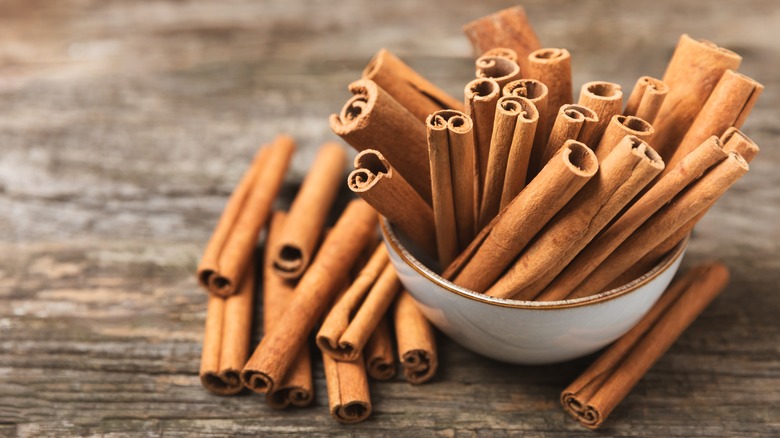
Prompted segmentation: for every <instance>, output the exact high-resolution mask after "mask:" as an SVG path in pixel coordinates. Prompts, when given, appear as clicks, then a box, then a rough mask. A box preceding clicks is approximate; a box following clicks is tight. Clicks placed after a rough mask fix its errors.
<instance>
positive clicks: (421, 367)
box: [401, 350, 438, 385]
mask: <svg viewBox="0 0 780 438" xmlns="http://www.w3.org/2000/svg"><path fill="white" fill-rule="evenodd" d="M401 361H402V364H403V367H404V377H405V378H406V380H407V381H408V382H409V383H411V384H413V385H419V384H421V383H425V382H427V381H428V380H430V379H431V378H432V377H433V375H434V374H436V368H437V365H438V364H437V363H436V357H435V356H432V355H431V354H429V352H428V351H426V350H409V351H407V352H406V353H404V355H403V357H402V358H401Z"/></svg>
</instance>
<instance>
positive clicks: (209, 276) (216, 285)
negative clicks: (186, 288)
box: [200, 269, 235, 297]
mask: <svg viewBox="0 0 780 438" xmlns="http://www.w3.org/2000/svg"><path fill="white" fill-rule="evenodd" d="M200 277H201V282H202V283H203V284H205V285H207V288H208V290H209V292H212V293H215V294H217V295H219V296H223V297H226V296H229V295H231V294H232V293H233V291H234V290H235V286H234V285H233V282H232V281H230V279H229V278H227V277H223V276H222V275H219V274H218V273H217V272H216V271H212V270H209V269H205V270H203V271H202V272H201V275H200Z"/></svg>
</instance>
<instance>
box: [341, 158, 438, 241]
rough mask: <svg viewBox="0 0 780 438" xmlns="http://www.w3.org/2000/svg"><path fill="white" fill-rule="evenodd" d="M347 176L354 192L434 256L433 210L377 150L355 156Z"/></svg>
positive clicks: (349, 185) (350, 187)
mask: <svg viewBox="0 0 780 438" xmlns="http://www.w3.org/2000/svg"><path fill="white" fill-rule="evenodd" d="M354 164H355V170H354V171H352V173H350V174H349V177H348V178H347V186H348V187H349V189H350V190H352V192H353V193H356V194H357V195H358V196H360V197H361V198H363V200H365V201H366V202H368V203H369V204H370V205H371V206H372V207H374V209H376V211H378V212H379V214H381V215H383V216H385V217H386V218H388V219H389V220H390V222H392V223H393V224H394V225H395V226H397V227H398V229H400V230H401V231H402V232H403V233H404V235H406V236H407V237H409V238H410V239H411V240H412V242H414V243H415V244H416V245H418V246H419V247H420V248H421V249H422V250H423V251H425V252H426V253H428V254H430V255H432V256H433V255H436V231H435V230H434V220H433V210H432V209H431V207H430V205H428V204H427V203H426V202H425V201H424V200H423V199H422V198H421V197H420V195H419V194H418V193H417V192H416V191H415V190H414V189H413V188H412V187H411V186H410V185H409V183H408V182H407V181H406V180H405V179H404V177H403V176H402V175H401V174H400V173H398V172H397V171H396V169H395V168H393V166H392V165H391V163H390V162H389V161H387V159H386V158H385V157H384V155H382V153H380V152H379V151H376V150H373V149H366V150H364V151H363V152H360V153H358V154H357V156H356V157H355V162H354Z"/></svg>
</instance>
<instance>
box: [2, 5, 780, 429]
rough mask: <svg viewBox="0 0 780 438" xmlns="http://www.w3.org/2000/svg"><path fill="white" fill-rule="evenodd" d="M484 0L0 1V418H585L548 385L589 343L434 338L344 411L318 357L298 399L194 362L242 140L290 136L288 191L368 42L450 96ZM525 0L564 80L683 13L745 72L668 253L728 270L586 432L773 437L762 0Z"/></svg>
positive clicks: (777, 114) (143, 425) (60, 425)
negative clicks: (216, 231) (224, 392)
mask: <svg viewBox="0 0 780 438" xmlns="http://www.w3.org/2000/svg"><path fill="white" fill-rule="evenodd" d="M307 3H308V2H307ZM488 3H489V4H484V2H468V1H465V0H461V1H459V2H455V3H454V4H452V3H447V4H443V3H442V4H440V3H435V2H417V1H413V0H395V1H393V2H386V3H381V4H380V2H368V1H365V2H361V1H356V0H344V1H340V2H337V3H336V2H312V3H311V4H306V5H304V4H298V3H295V4H293V3H292V2H279V1H260V2H258V1H248V0H234V1H230V2H198V1H191V2H179V1H173V0H168V1H154V2H134V1H130V0H115V1H112V2H100V1H95V0H86V1H84V0H82V1H75V0H74V1H70V0H69V1H65V0H58V1H48V2H45V1H35V2H31V1H27V0H4V1H3V2H0V211H1V212H2V214H0V278H2V281H0V435H14V434H18V435H22V436H28V435H54V436H61V435H90V434H112V433H116V434H125V433H128V434H129V433H133V434H135V433H139V434H145V435H163V434H164V435H166V436H169V435H177V436H190V435H193V434H211V435H217V436H223V435H227V434H265V433H274V434H291V435H300V434H307V435H312V436H314V435H324V434H329V433H339V434H348V433H349V434H352V433H354V434H361V435H362V434H388V435H391V434H395V435H398V434H399V433H400V432H399V431H401V430H403V433H402V434H403V435H407V434H409V433H411V432H414V435H417V434H419V435H423V436H427V435H441V436H486V435H493V434H501V435H504V434H508V435H509V434H511V435H523V436H556V437H558V436H567V435H572V436H574V435H576V436H580V435H586V436H588V435H590V433H589V432H587V431H586V430H585V429H583V428H581V427H580V426H579V425H577V424H576V423H575V422H573V421H571V420H570V419H569V418H567V417H566V415H565V414H564V413H563V411H562V410H561V409H560V407H559V406H558V401H557V399H558V394H559V391H560V390H561V389H562V388H563V387H565V386H566V385H567V384H568V383H569V382H570V381H571V380H572V379H574V378H575V376H576V375H577V374H578V373H579V372H581V371H582V370H583V369H584V367H585V366H587V364H588V363H589V362H590V361H591V360H592V357H591V358H584V359H581V360H576V361H573V362H569V363H564V364H560V365H552V366H540V367H523V366H514V365H508V364H503V363H498V362H494V361H491V360H488V359H486V358H483V357H480V356H477V355H476V354H473V353H471V352H469V351H467V350H465V349H463V348H461V347H460V346H458V345H457V344H455V343H453V342H452V341H450V340H448V339H446V338H445V337H444V336H440V337H439V341H440V342H439V345H440V353H441V360H440V361H441V369H440V372H439V374H438V376H437V377H436V379H435V380H434V381H433V382H432V383H430V384H427V385H424V386H417V387H415V386H409V385H407V384H406V383H405V382H403V381H402V380H400V379H398V378H397V379H396V380H394V381H391V382H389V383H372V387H371V389H372V397H373V401H374V407H375V411H374V415H373V416H372V417H371V418H370V420H369V421H367V422H365V423H363V424H360V425H356V426H349V427H346V426H341V425H339V424H336V423H335V422H334V421H333V420H331V418H330V417H329V416H328V414H327V408H326V404H327V403H326V392H325V385H324V380H323V378H322V367H321V365H317V366H316V369H315V376H316V391H317V396H316V402H315V404H314V406H313V407H311V408H308V409H302V410H288V411H284V412H277V411H273V410H270V409H269V408H268V407H267V406H266V405H265V404H264V403H263V401H262V400H261V399H260V398H258V397H257V396H254V395H249V394H247V395H243V396H238V397H230V398H223V397H217V396H214V395H211V394H209V393H207V392H206V391H205V390H204V389H203V388H201V386H200V384H199V382H198V377H197V371H198V364H199V359H200V342H201V337H202V331H203V321H204V317H205V303H206V295H205V294H204V293H203V291H201V290H200V289H199V288H198V287H197V285H196V283H195V279H194V275H193V271H194V269H195V266H196V262H197V260H198V257H199V255H200V251H201V250H202V248H203V247H204V245H205V242H206V239H207V238H208V236H209V234H210V232H211V230H212V228H213V226H214V224H215V222H216V219H217V217H218V215H219V213H220V211H221V208H222V206H223V205H224V203H225V200H226V197H227V195H228V194H229V192H230V190H231V189H232V187H233V186H234V185H235V183H236V181H237V180H238V178H239V176H240V174H241V172H242V171H243V170H244V169H245V168H246V166H247V163H248V160H249V159H250V157H251V156H252V154H253V152H254V150H255V149H256V147H257V146H258V144H259V143H261V142H264V141H268V140H269V139H271V138H272V137H273V136H274V135H275V134H276V133H277V132H281V131H285V132H290V133H293V134H294V135H295V136H296V137H297V139H298V140H299V142H300V146H301V148H300V150H301V151H300V153H299V154H298V155H297V157H296V158H295V161H294V165H293V171H292V172H291V173H290V174H289V175H288V183H287V184H286V186H285V192H284V195H283V196H282V198H283V199H284V200H289V199H290V197H291V194H292V193H293V192H294V190H295V188H296V182H297V181H299V180H300V177H301V175H302V174H303V172H304V171H305V169H306V168H307V167H308V166H309V165H310V163H311V160H312V157H313V151H314V150H315V147H316V146H317V145H318V144H320V143H321V142H323V141H325V140H333V139H334V138H335V137H334V136H333V134H331V133H330V130H329V129H328V125H327V122H326V120H327V116H328V115H329V114H330V113H332V112H335V111H337V110H338V109H339V108H340V106H341V104H342V102H343V101H344V100H345V99H346V97H347V96H348V93H347V91H346V85H347V84H348V83H349V82H350V81H351V80H353V79H355V78H357V77H358V75H359V73H360V70H361V69H362V67H363V66H364V65H365V63H366V62H367V61H368V59H369V57H370V56H371V55H372V54H373V53H374V52H375V51H377V50H378V49H379V48H381V47H387V48H389V49H391V50H392V51H394V52H395V53H397V54H398V55H399V56H401V57H402V58H403V59H405V60H406V61H407V62H408V63H409V64H411V65H412V66H413V67H414V68H416V69H418V70H419V71H420V72H422V73H423V74H424V75H426V76H427V77H429V78H430V79H431V80H433V81H434V82H436V83H439V84H441V86H442V87H443V88H445V89H446V90H448V91H450V92H451V93H453V95H459V94H460V93H461V90H462V86H463V85H464V84H465V83H466V81H467V80H468V79H469V77H470V76H471V75H472V62H473V61H472V58H471V53H470V49H469V46H468V44H467V41H466V39H465V38H464V37H463V36H462V34H461V32H460V26H461V25H462V24H463V23H465V22H467V21H468V20H470V19H473V18H476V17H479V16H482V15H485V14H487V13H489V12H492V11H494V10H498V9H500V8H503V7H506V6H507V5H508V4H507V3H505V2H504V3H502V2H495V1H493V2H488ZM526 7H527V10H528V13H529V16H530V17H531V19H532V21H533V23H534V24H535V27H536V29H537V31H538V33H539V36H540V38H541V40H542V41H543V43H544V44H546V45H549V46H561V47H567V48H569V50H570V51H571V52H572V54H573V59H574V69H575V86H576V87H579V85H580V84H582V83H584V82H586V81H589V80H595V79H605V80H610V81H615V82H618V83H621V84H623V86H624V89H627V90H630V87H631V86H632V85H633V83H634V81H635V80H636V78H637V77H638V76H640V75H643V74H650V75H654V76H660V75H662V74H663V69H664V66H665V63H666V61H667V60H668V58H669V56H670V55H671V52H672V50H673V47H674V45H675V43H676V41H677V38H678V36H679V35H680V34H681V33H683V32H688V33H690V34H692V35H694V36H696V37H703V38H709V39H712V40H714V41H716V42H718V43H719V44H721V45H724V46H726V47H729V48H731V49H734V50H736V51H738V52H739V53H741V54H742V55H743V56H744V62H743V68H742V71H743V72H745V73H746V74H748V75H751V76H753V77H755V78H756V79H757V80H759V81H760V82H762V83H763V84H764V85H765V86H766V92H765V93H764V95H763V96H762V98H761V99H760V101H759V103H758V105H757V107H756V108H755V110H754V113H753V115H751V117H750V119H749V121H748V123H747V124H746V125H745V127H744V130H745V132H747V133H748V134H749V135H750V136H751V137H752V138H754V139H755V140H756V142H758V144H759V145H760V146H761V147H762V148H763V150H762V152H761V154H760V156H759V158H758V159H757V160H756V161H755V162H754V165H753V168H752V170H751V172H750V174H749V175H748V176H747V177H746V178H744V180H742V181H740V182H739V183H738V184H737V186H736V187H734V188H733V189H732V190H731V191H730V192H729V193H728V194H727V195H726V196H725V197H724V198H723V199H721V201H720V202H719V203H718V205H717V206H716V207H715V208H714V209H713V210H712V211H711V212H710V213H709V215H708V216H707V217H706V219H705V220H704V221H703V222H702V223H701V224H700V226H699V227H698V228H697V232H696V235H695V237H694V239H693V242H692V244H691V246H690V249H689V251H688V255H687V256H686V260H685V262H684V263H685V265H688V266H690V265H691V264H693V263H694V262H696V261H700V260H703V259H708V258H718V259H721V260H723V261H725V262H726V263H727V264H728V265H729V267H731V269H732V281H731V284H730V285H729V287H728V290H727V291H726V292H725V293H724V294H723V296H722V297H720V298H719V299H718V300H717V301H716V302H715V303H714V304H713V305H712V306H710V308H709V309H707V311H706V312H705V313H704V314H703V315H702V317H701V318H700V319H699V320H698V321H696V322H695V323H694V324H693V326H692V327H691V328H690V329H689V330H688V331H687V332H686V333H685V334H684V335H683V336H682V337H681V338H680V339H679V341H678V342H677V343H676V344H675V345H674V346H673V347H672V349H671V350H670V351H669V352H668V353H667V354H666V355H665V356H664V357H663V358H662V359H661V360H660V361H659V362H658V363H657V364H656V365H655V366H654V367H653V369H652V370H651V372H649V373H648V374H647V376H646V377H645V378H644V379H643V380H642V381H641V382H640V383H639V384H638V385H637V387H636V388H635V389H634V390H633V392H632V393H631V395H630V396H629V397H628V398H627V399H626V400H625V401H624V402H623V403H622V404H621V405H620V406H619V407H618V409H617V410H616V411H615V412H614V414H613V415H612V416H611V417H610V419H609V421H608V422H607V424H606V425H605V428H604V429H603V431H602V432H601V433H602V434H604V435H624V436H625V435H636V436H639V435H641V436H647V435H655V436H692V435H701V436H736V435H741V436H744V435H763V434H766V435H772V434H774V435H777V434H780V411H779V410H780V408H779V407H778V406H780V357H779V356H780V355H779V354H778V353H779V351H780V347H779V345H780V344H779V342H778V341H779V340H780V337H779V336H778V335H779V334H780V318H779V317H778V314H780V299H779V298H778V295H777V288H778V285H779V284H780V231H779V228H780V226H778V213H780V195H779V193H780V191H779V190H778V189H777V187H780V172H777V169H775V167H776V166H780V148H778V147H777V143H778V140H780V124H778V123H780V122H778V120H780V111H778V107H780V94H779V93H778V90H780V80H778V72H780V42H778V38H777V36H776V33H777V28H778V22H780V10H779V9H778V8H777V5H776V3H775V2H774V1H772V0H752V1H744V2H731V1H712V2H706V3H705V2H699V3H696V5H695V6H693V5H690V4H687V3H686V4H682V3H681V2H677V1H673V0H664V1H654V2H639V1H633V2H620V3H617V2H607V1H587V2H567V1H562V0H555V1H547V2H543V1H534V2H531V1H528V2H527V5H526ZM259 335H260V333H259V332H258V333H257V336H256V337H255V338H256V339H255V341H256V340H257V339H258V338H259ZM402 428H410V429H402Z"/></svg>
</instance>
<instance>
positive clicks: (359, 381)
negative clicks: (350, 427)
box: [322, 354, 371, 424]
mask: <svg viewBox="0 0 780 438" xmlns="http://www.w3.org/2000/svg"><path fill="white" fill-rule="evenodd" d="M322 363H323V366H324V368H325V383H326V385H327V387H328V404H329V405H330V416H331V417H333V419H335V420H336V421H338V422H339V423H344V424H354V423H360V422H361V421H365V420H366V419H367V418H368V417H369V416H370V415H371V395H370V394H369V392H368V378H367V377H366V366H365V364H364V363H363V356H360V357H358V359H357V360H356V361H354V362H342V361H339V360H335V359H333V358H332V357H330V356H328V355H327V354H323V355H322Z"/></svg>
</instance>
